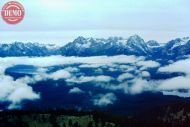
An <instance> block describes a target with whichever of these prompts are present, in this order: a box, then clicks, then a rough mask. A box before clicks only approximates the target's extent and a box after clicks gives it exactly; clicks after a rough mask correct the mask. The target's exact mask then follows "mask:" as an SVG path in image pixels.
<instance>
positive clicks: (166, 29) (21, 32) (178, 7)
mask: <svg viewBox="0 0 190 127" xmlns="http://www.w3.org/2000/svg"><path fill="white" fill-rule="evenodd" d="M7 1H8V0H3V1H0V8H2V6H3V4H4V3H6V2H7ZM17 1H18V2H20V3H22V4H23V5H24V7H25V10H26V16H25V18H24V20H23V21H22V22H21V23H20V24H18V25H8V24H6V23H5V22H4V21H2V18H0V38H1V39H0V40H1V42H12V41H16V40H17V41H25V42H28V41H32V42H33V41H35V42H37V41H40V42H41V43H57V44H64V43H66V42H68V41H72V40H73V39H74V38H76V37H77V36H85V37H100V38H102V37H105V38H107V37H109V36H123V37H129V36H131V35H133V34H139V35H140V36H142V37H143V38H144V39H145V40H150V39H155V40H158V41H159V42H162V43H164V42H167V41H168V40H170V39H173V38H177V37H185V36H189V31H190V22H189V20H190V18H189V15H190V8H189V5H190V1H189V0H154V1H153V0H32V1H29V0H17Z"/></svg>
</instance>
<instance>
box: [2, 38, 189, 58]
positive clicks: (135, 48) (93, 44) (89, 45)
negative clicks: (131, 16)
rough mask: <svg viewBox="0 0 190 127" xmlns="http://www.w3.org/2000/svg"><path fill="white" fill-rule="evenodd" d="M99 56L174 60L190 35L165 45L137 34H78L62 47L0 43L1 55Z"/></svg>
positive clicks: (185, 49)
mask: <svg viewBox="0 0 190 127" xmlns="http://www.w3.org/2000/svg"><path fill="white" fill-rule="evenodd" d="M50 55H63V56H84V57H85V56H100V55H108V56H113V55H136V56H146V57H150V58H168V59H170V58H171V59H174V58H179V57H184V56H186V55H190V38H189V37H185V38H177V39H174V40H171V41H169V42H168V43H165V44H160V43H158V42H157V41H154V40H150V41H148V42H145V41H144V39H142V38H141V37H140V36H138V35H134V36H131V37H129V38H128V39H125V38H122V37H110V38H108V39H97V38H84V37H78V38H76V39H75V40H74V41H73V42H70V43H68V44H66V45H64V46H56V45H53V44H47V45H45V44H39V43H23V42H14V43H12V44H0V57H7V56H50Z"/></svg>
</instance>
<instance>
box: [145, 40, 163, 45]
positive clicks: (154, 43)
mask: <svg viewBox="0 0 190 127" xmlns="http://www.w3.org/2000/svg"><path fill="white" fill-rule="evenodd" d="M147 45H148V46H160V44H159V43H158V42H157V41H155V40H150V41H148V42H147Z"/></svg>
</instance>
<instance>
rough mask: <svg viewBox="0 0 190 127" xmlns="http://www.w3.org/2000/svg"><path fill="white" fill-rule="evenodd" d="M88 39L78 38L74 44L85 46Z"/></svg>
mask: <svg viewBox="0 0 190 127" xmlns="http://www.w3.org/2000/svg"><path fill="white" fill-rule="evenodd" d="M86 41H87V39H86V38H84V37H83V36H79V37H78V38H76V39H75V40H74V41H73V42H74V43H79V44H84V43H86Z"/></svg>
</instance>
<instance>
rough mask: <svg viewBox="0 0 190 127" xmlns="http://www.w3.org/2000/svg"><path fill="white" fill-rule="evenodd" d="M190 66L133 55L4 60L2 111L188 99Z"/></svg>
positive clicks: (1, 67) (1, 68)
mask: <svg viewBox="0 0 190 127" xmlns="http://www.w3.org/2000/svg"><path fill="white" fill-rule="evenodd" d="M189 63H190V58H186V59H185V60H178V61H172V62H171V61H169V60H165V61H164V60H163V61H161V60H151V59H146V58H145V57H142V56H139V57H137V56H133V55H131V56H127V55H118V56H93V57H64V56H49V57H48V56H47V57H5V58H0V107H1V109H15V108H16V109H18V108H22V107H26V106H28V105H30V106H31V105H32V106H35V105H40V104H42V103H43V104H44V105H47V106H53V104H55V105H59V106H65V107H75V108H87V107H88V108H89V107H92V108H104V107H109V106H113V105H118V104H120V103H121V102H122V101H125V102H127V101H128V100H127V96H136V95H137V96H138V95H139V94H143V93H147V92H148V93H151V94H155V93H159V94H161V95H162V96H175V97H180V98H188V97H190V85H189V82H190V68H189ZM121 96H122V97H121ZM125 96H126V98H125ZM42 107H43V106H42Z"/></svg>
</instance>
